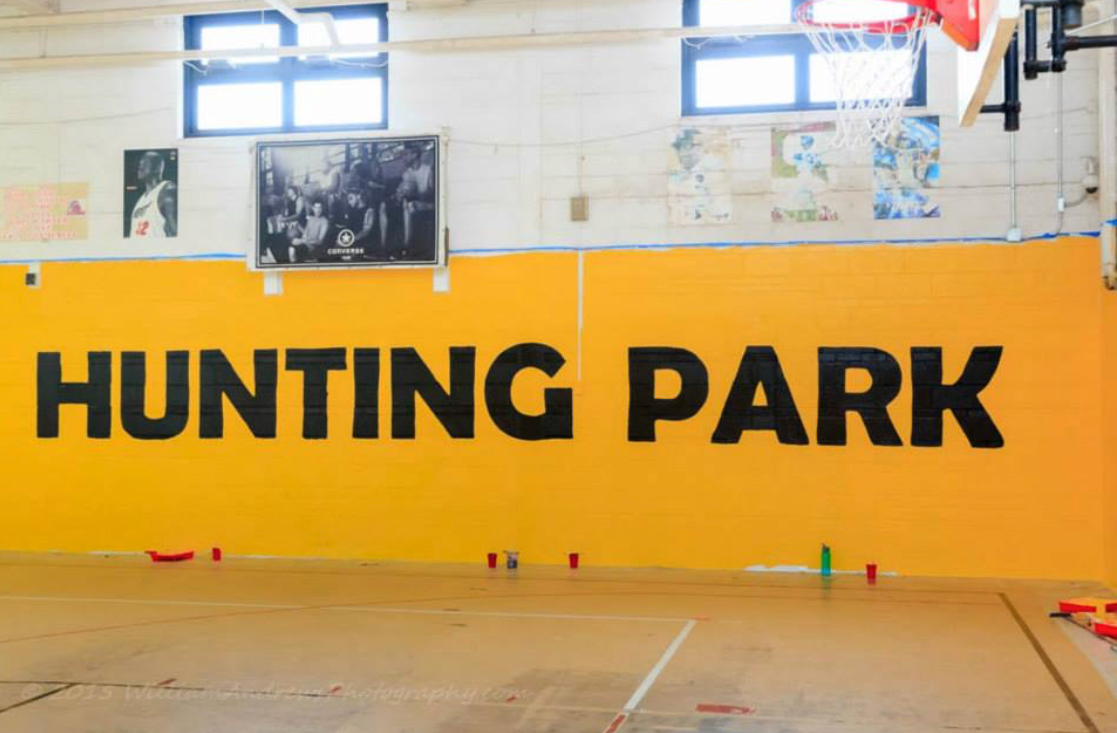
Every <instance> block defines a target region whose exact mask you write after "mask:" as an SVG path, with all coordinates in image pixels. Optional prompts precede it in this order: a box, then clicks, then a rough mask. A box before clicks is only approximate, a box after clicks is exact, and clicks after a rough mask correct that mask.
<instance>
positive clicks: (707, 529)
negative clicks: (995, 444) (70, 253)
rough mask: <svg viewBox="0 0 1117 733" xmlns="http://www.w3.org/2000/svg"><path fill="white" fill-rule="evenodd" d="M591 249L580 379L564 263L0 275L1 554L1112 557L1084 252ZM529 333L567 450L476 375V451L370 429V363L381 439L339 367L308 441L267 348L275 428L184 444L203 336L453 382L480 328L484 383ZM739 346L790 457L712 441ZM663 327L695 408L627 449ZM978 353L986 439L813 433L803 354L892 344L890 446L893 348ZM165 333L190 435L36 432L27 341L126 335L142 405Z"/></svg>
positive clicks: (63, 342) (663, 560)
mask: <svg viewBox="0 0 1117 733" xmlns="http://www.w3.org/2000/svg"><path fill="white" fill-rule="evenodd" d="M584 257H585V261H584V277H585V299H584V328H583V332H582V334H581V363H582V378H581V380H579V379H578V376H577V362H578V355H579V329H578V291H577V283H578V256H577V255H576V254H570V253H538V254H521V255H510V256H501V257H484V258H468V257H459V258H456V259H454V260H453V263H452V277H453V282H452V285H453V288H452V292H450V293H448V294H435V293H432V290H431V274H430V272H429V271H398V272H344V273H343V272H335V273H292V274H287V275H286V276H285V277H284V289H285V293H284V295H283V296H282V297H278V298H273V297H265V296H264V295H263V293H262V283H261V277H260V276H259V275H254V274H251V273H248V272H246V271H245V269H244V266H243V265H242V264H240V263H233V262H130V263H99V264H50V265H47V266H46V267H45V268H44V273H43V280H44V284H43V287H42V288H41V289H29V288H26V287H24V285H23V282H22V280H23V270H22V268H18V267H7V268H0V306H2V307H3V311H4V313H5V316H4V327H3V330H2V332H0V410H2V412H0V445H2V446H3V450H4V452H5V456H6V459H7V460H6V461H5V468H4V477H3V481H2V483H0V501H2V504H3V506H4V509H5V511H4V514H5V522H4V530H3V533H2V536H0V545H2V546H3V547H6V548H12V549H30V550H47V549H63V550H75V551H85V550H143V549H148V548H158V549H163V550H168V551H169V550H178V549H188V548H195V549H198V548H203V549H204V548H208V547H210V546H212V545H220V546H222V547H223V548H224V549H225V551H226V552H227V553H233V554H238V553H243V554H248V553H265V554H273V555H307V556H336V557H369V558H407V559H416V560H442V561H467V562H481V561H482V558H483V555H484V553H485V552H487V551H489V550H502V549H505V548H518V549H519V550H521V551H522V553H523V559H524V561H525V562H545V563H557V562H561V561H562V558H563V555H564V553H565V552H567V551H570V550H577V551H580V552H582V553H583V555H584V557H585V561H586V562H587V563H589V564H609V565H648V564H656V565H671V566H691V567H741V566H745V565H749V564H754V563H765V564H776V563H803V564H807V563H810V564H812V565H817V555H818V546H819V544H820V543H822V542H827V543H829V544H830V545H831V546H832V547H833V548H834V558H835V566H836V567H838V568H855V567H859V566H861V565H862V564H863V563H865V562H867V561H875V562H878V563H879V564H880V565H881V567H882V569H884V570H897V571H900V572H901V573H905V574H949V575H971V576H1011V577H1049V578H1101V577H1103V576H1104V575H1105V572H1106V569H1105V560H1104V558H1105V553H1104V550H1103V543H1104V541H1103V533H1104V529H1103V525H1104V521H1103V515H1102V513H1101V508H1102V506H1103V493H1102V492H1103V479H1102V470H1101V465H1102V459H1101V449H1102V436H1101V435H1100V434H1099V426H1100V425H1101V424H1102V417H1103V416H1102V406H1101V403H1100V400H1099V399H1098V395H1099V393H1100V387H1101V375H1102V369H1101V363H1102V343H1101V342H1102V338H1101V335H1102V332H1103V324H1102V310H1101V309H1100V308H1099V297H1100V296H1099V290H1100V284H1099V278H1098V274H1097V270H1098V265H1097V243H1096V241H1095V240H1093V239H1085V238H1064V239H1062V240H1060V241H1057V242H1036V243H1030V244H1027V245H976V246H975V245H965V246H961V245H958V246H933V247H931V246H922V247H899V246H896V247H884V246H880V247H868V246H866V247H837V246H825V247H824V246H809V247H808V246H803V247H793V248H752V249H727V250H715V249H678V250H672V251H662V252H660V251H611V252H591V253H587V254H585V255H584ZM1110 310H1112V304H1110ZM523 341H541V342H544V343H547V344H550V345H552V346H554V347H556V348H557V349H559V350H560V351H561V352H562V353H563V354H564V355H565V356H566V358H567V365H566V366H565V367H564V369H563V370H562V371H561V372H560V373H559V374H558V376H557V377H556V379H554V380H553V381H551V382H548V380H546V379H545V378H544V377H542V375H539V374H535V375H527V374H525V375H523V376H522V377H521V378H520V379H519V380H518V381H517V390H516V395H517V399H518V401H519V404H520V406H521V407H522V409H524V410H525V411H530V410H532V409H533V408H538V407H539V406H540V405H541V388H542V387H543V386H544V385H547V384H553V385H554V386H570V387H573V388H574V391H575V394H574V401H575V402H574V409H575V426H574V432H575V437H574V440H572V441H551V442H543V443H526V442H519V441H516V440H514V439H512V438H509V437H507V436H505V435H504V434H503V433H500V432H499V431H498V430H497V429H496V427H494V425H493V423H492V422H491V420H490V419H489V417H488V414H487V412H486V411H485V410H484V400H483V397H482V396H481V390H480V386H479V388H478V393H477V394H478V413H477V421H476V431H477V437H476V439H475V440H463V441H455V440H452V439H450V438H449V437H448V436H446V434H445V432H444V431H443V429H442V428H441V426H440V425H439V424H438V423H437V422H436V421H435V420H434V418H433V417H431V415H430V414H429V412H427V411H426V410H425V408H422V407H421V408H420V410H419V412H420V416H419V421H418V427H417V430H418V438H417V439H416V440H414V441H398V440H391V439H390V438H389V437H388V435H389V432H390V431H389V420H388V418H389V407H388V406H389V392H388V376H389V369H388V365H387V364H386V361H387V359H386V354H385V355H384V356H385V358H384V359H383V362H384V363H383V370H384V373H383V376H382V383H381V423H380V425H381V434H382V436H383V437H381V439H379V440H376V441H358V440H354V439H352V438H351V437H349V435H348V422H349V416H350V414H351V410H352V386H351V378H350V376H349V375H348V374H344V375H339V374H335V375H334V376H332V377H331V383H330V398H331V408H330V419H331V437H330V438H329V439H328V440H325V441H305V440H303V439H302V438H301V437H300V421H301V399H302V396H301V376H300V375H299V374H298V373H294V372H284V371H283V370H282V365H283V359H282V351H281V359H280V367H281V370H280V384H279V437H278V439H276V440H273V441H269V440H256V439H254V438H252V437H251V436H250V435H249V434H248V432H247V430H246V429H245V428H244V426H243V424H242V423H241V422H240V421H239V419H238V418H237V417H236V416H235V413H233V411H232V410H231V409H230V408H227V409H226V437H225V439H223V440H218V441H214V440H210V441H202V440H200V439H199V438H198V437H197V426H198V422H197V410H196V399H197V373H198V367H197V361H198V355H197V351H198V350H199V349H204V348H220V349H222V350H224V352H225V353H226V354H227V355H228V356H229V357H230V359H231V360H232V361H233V363H234V364H235V365H236V366H237V368H238V371H239V373H240V374H241V375H242V377H244V378H246V379H250V378H251V374H252V371H251V364H252V362H251V357H252V350H253V349H255V348H279V349H281V350H282V349H285V348H288V347H303V348H306V347H329V346H346V347H350V348H352V347H374V346H378V347H381V348H382V349H385V350H386V349H388V348H390V347H393V346H414V347H416V348H417V349H418V350H419V351H420V353H421V354H422V355H423V357H424V358H425V359H426V361H427V362H428V364H430V365H431V367H432V369H433V370H434V371H435V373H436V374H437V375H438V376H439V377H440V378H441V379H445V374H446V371H447V348H448V347H450V346H455V345H475V346H476V347H477V350H478V381H479V382H480V381H481V379H483V375H484V372H485V370H487V368H488V365H489V364H490V363H491V362H492V359H493V357H494V356H496V354H498V353H499V352H500V351H501V350H503V349H504V348H506V347H508V346H510V345H512V344H515V343H518V342H523ZM749 344H756V345H771V346H774V347H775V348H776V350H777V351H778V353H779V356H780V359H781V361H782V363H783V368H784V371H785V373H786V375H787V378H788V380H789V382H790V385H791V388H792V390H793V392H794V396H795V399H796V401H797V403H798V407H799V410H800V412H801V414H802V417H803V422H804V423H805V425H806V427H807V431H808V434H809V435H810V437H811V445H810V446H786V445H780V444H778V443H777V442H776V439H775V436H774V435H773V434H770V433H753V434H746V435H745V437H744V439H743V440H742V442H741V443H740V444H738V445H712V444H711V443H710V442H709V441H710V436H711V434H712V432H713V429H714V426H715V424H716V422H717V419H718V416H719V413H720V409H721V405H722V403H723V401H724V399H725V396H726V393H727V391H728V388H729V385H730V383H731V381H732V379H733V376H734V373H735V371H736V367H737V364H738V362H739V360H740V358H741V355H742V352H743V350H744V347H745V346H746V345H749ZM660 345H667V346H679V347H684V348H687V349H690V350H692V351H694V352H695V353H696V354H698V355H699V356H700V357H701V358H702V359H703V360H704V361H705V363H706V365H707V366H708V368H709V371H710V399H709V402H708V403H707V404H706V407H705V409H704V410H703V411H702V412H701V413H700V414H699V415H698V416H697V417H695V418H694V419H693V420H690V421H688V422H686V423H676V424H669V423H660V426H659V430H658V432H659V441H658V442H657V443H654V444H646V443H644V444H635V443H629V442H627V440H626V418H627V407H628V404H627V402H628V380H627V361H626V358H627V349H628V348H629V347H630V346H660ZM978 345H1000V346H1003V347H1004V357H1003V359H1002V363H1001V366H1000V369H999V370H998V372H997V374H996V376H995V378H994V380H993V382H992V384H991V385H990V386H989V388H988V389H987V390H985V392H983V393H982V399H983V401H984V403H985V405H986V407H987V408H988V410H989V412H990V413H991V414H992V416H993V418H994V420H995V421H996V423H997V425H998V427H999V428H1000V430H1001V432H1002V433H1003V434H1004V436H1005V441H1006V445H1005V447H1004V448H1003V449H1000V450H978V449H974V448H971V447H970V446H969V444H968V443H967V442H966V440H965V439H964V437H963V435H962V433H961V431H960V430H959V429H958V427H957V424H956V423H955V422H954V421H953V419H952V418H951V417H950V416H949V414H948V415H947V417H946V428H945V433H944V442H945V445H944V446H943V447H942V448H912V447H907V446H905V447H902V448H886V447H876V446H872V445H870V444H869V442H868V439H867V437H866V434H865V431H864V429H863V427H862V426H861V424H860V421H859V420H856V419H855V418H852V417H851V418H850V422H849V424H850V427H849V441H850V444H849V445H848V446H845V447H828V446H818V445H815V407H816V403H817V349H818V347H820V346H874V347H879V348H882V349H885V350H887V351H889V352H891V353H892V354H894V355H895V356H896V357H897V358H898V360H899V361H900V364H901V366H902V367H903V369H904V376H905V381H904V386H903V389H902V390H901V393H900V396H899V397H898V398H897V400H896V401H895V402H894V403H893V404H892V407H891V416H892V419H893V421H894V423H895V424H896V427H897V429H898V431H899V433H900V435H901V436H903V438H904V441H905V443H907V442H908V437H909V435H910V426H911V415H910V404H911V387H910V382H909V381H908V379H909V375H910V358H909V349H910V348H911V347H913V346H942V347H943V349H944V359H945V374H944V378H945V380H946V381H948V382H949V381H953V380H954V379H956V378H957V376H958V374H959V373H960V371H961V368H962V365H963V364H964V363H965V361H966V359H967V357H968V356H969V353H970V349H971V348H972V347H974V346H978ZM168 349H189V350H190V351H191V352H192V353H191V358H192V362H191V369H192V389H193V400H194V409H193V411H192V415H191V421H190V424H189V426H188V427H187V430H186V433H185V434H184V435H183V436H180V437H178V438H176V439H172V440H169V441H165V442H141V441H137V440H134V439H131V438H129V437H127V436H126V435H125V434H124V433H123V431H122V430H121V427H120V420H119V415H116V416H114V426H113V438H112V439H111V440H108V441H100V440H91V439H88V438H87V437H85V411H84V409H83V408H80V407H66V406H64V407H63V408H62V421H61V437H60V438H59V439H56V440H41V439H38V438H36V437H35V358H36V354H37V352H40V351H61V352H62V358H63V375H64V379H67V380H80V379H84V377H85V354H86V352H87V351H90V350H111V351H113V352H114V365H113V366H114V371H115V372H117V373H118V372H119V358H118V354H119V352H120V351H122V350H145V351H147V352H148V354H149V361H148V372H149V374H148V376H149V393H148V394H149V397H148V399H149V404H150V412H151V413H154V414H159V413H160V411H161V406H162V394H163V381H162V377H163V361H162V356H163V352H164V351H165V350H168ZM117 387H118V385H117ZM118 400H119V394H118V393H115V394H114V402H118ZM1114 485H1115V484H1114V483H1113V482H1110V483H1108V484H1105V486H1107V487H1108V488H1109V489H1110V490H1112V487H1113V486H1114ZM1109 511H1110V512H1111V513H1110V519H1112V518H1113V516H1114V515H1113V506H1112V504H1111V505H1110V506H1109ZM1110 524H1111V525H1112V524H1113V523H1112V522H1111V523H1110ZM1068 538H1073V539H1070V540H1069V541H1068ZM1109 559H1110V561H1111V562H1112V561H1113V560H1114V552H1113V545H1112V544H1111V545H1110V552H1109ZM1115 567H1117V565H1113V564H1111V565H1110V566H1109V573H1110V577H1113V569H1114V568H1115Z"/></svg>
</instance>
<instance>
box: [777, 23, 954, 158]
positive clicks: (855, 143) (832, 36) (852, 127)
mask: <svg viewBox="0 0 1117 733" xmlns="http://www.w3.org/2000/svg"><path fill="white" fill-rule="evenodd" d="M803 10H804V11H805V13H804V15H803V16H801V17H800V18H799V23H800V25H801V26H802V27H803V31H804V33H805V34H806V35H807V37H808V38H809V39H810V41H811V45H812V46H814V48H815V50H816V51H817V52H818V54H819V56H821V58H822V59H823V60H824V61H825V63H826V67H827V69H828V71H829V72H830V75H831V83H832V84H833V87H832V93H833V95H834V98H835V99H834V101H835V103H836V104H837V120H836V122H835V128H836V129H835V136H834V142H833V145H834V147H839V148H861V147H868V146H869V145H872V144H874V143H876V144H879V145H884V146H887V145H888V144H889V143H890V141H891V140H892V139H893V138H894V137H895V134H896V131H897V130H898V129H899V122H900V117H901V115H902V113H903V110H904V105H905V103H906V102H907V100H908V98H909V97H910V96H911V90H912V80H913V79H914V78H915V75H916V73H917V71H918V69H919V60H920V57H921V56H922V53H923V46H924V44H925V43H926V40H927V26H928V25H929V24H930V23H931V22H932V20H933V17H934V16H933V14H932V13H931V12H930V11H929V10H927V9H926V8H919V9H918V10H917V11H916V13H915V15H914V18H906V19H901V20H894V21H878V22H874V23H869V22H862V23H840V24H828V23H819V22H815V21H811V20H810V13H811V10H812V7H811V6H806V7H804V8H803Z"/></svg>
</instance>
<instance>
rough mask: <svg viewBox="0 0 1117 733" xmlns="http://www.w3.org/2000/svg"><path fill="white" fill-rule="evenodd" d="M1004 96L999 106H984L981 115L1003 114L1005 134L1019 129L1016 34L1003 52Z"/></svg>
mask: <svg viewBox="0 0 1117 733" xmlns="http://www.w3.org/2000/svg"><path fill="white" fill-rule="evenodd" d="M1004 78H1005V96H1004V101H1003V102H1001V103H1000V104H986V105H984V106H983V107H982V108H981V113H982V114H1003V115H1004V116H1005V132H1016V131H1017V130H1019V129H1020V110H1021V108H1022V107H1023V105H1022V104H1021V103H1020V42H1019V39H1018V37H1017V34H1016V33H1013V34H1012V42H1011V43H1009V44H1008V49H1007V50H1006V51H1005V64H1004Z"/></svg>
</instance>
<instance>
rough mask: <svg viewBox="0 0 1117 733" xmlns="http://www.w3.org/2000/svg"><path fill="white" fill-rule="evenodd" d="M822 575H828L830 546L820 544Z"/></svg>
mask: <svg viewBox="0 0 1117 733" xmlns="http://www.w3.org/2000/svg"><path fill="white" fill-rule="evenodd" d="M822 577H824V578H829V577H830V546H829V545H823V546H822Z"/></svg>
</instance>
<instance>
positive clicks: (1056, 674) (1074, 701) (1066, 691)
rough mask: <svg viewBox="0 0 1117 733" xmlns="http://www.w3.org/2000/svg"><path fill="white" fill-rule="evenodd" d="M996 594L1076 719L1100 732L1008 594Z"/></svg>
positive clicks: (1091, 729) (1088, 729)
mask: <svg viewBox="0 0 1117 733" xmlns="http://www.w3.org/2000/svg"><path fill="white" fill-rule="evenodd" d="M997 595H999V596H1000V597H1001V602H1002V603H1004V606H1005V608H1007V609H1008V612H1009V613H1010V614H1012V618H1013V620H1014V621H1016V625H1017V626H1019V627H1020V630H1021V631H1023V632H1024V636H1025V637H1027V639H1028V642H1029V643H1031V645H1032V649H1034V650H1035V652H1036V654H1038V655H1039V659H1040V661H1041V662H1043V666H1044V667H1045V668H1046V669H1047V672H1048V674H1050V675H1051V678H1052V679H1054V680H1055V684H1056V685H1058V687H1059V690H1061V691H1062V693H1063V697H1065V698H1066V699H1067V702H1068V703H1070V706H1071V707H1072V708H1074V712H1075V714H1077V715H1078V719H1079V720H1080V721H1081V722H1082V725H1084V726H1085V727H1086V730H1087V731H1089V733H1101V731H1100V729H1099V728H1098V726H1097V725H1096V724H1095V723H1094V721H1093V719H1092V718H1091V717H1090V714H1089V713H1088V712H1086V708H1085V706H1083V705H1082V702H1081V701H1080V700H1079V699H1078V696H1077V695H1075V694H1074V690H1072V689H1071V688H1070V685H1069V684H1067V681H1066V679H1065V678H1064V677H1063V674H1062V673H1061V672H1060V671H1059V668H1058V667H1056V666H1055V662H1054V661H1052V659H1051V657H1050V656H1049V655H1048V654H1047V650H1046V649H1044V648H1043V645H1042V644H1040V642H1039V639H1038V638H1037V637H1036V635H1035V633H1033V632H1032V629H1031V627H1029V626H1028V623H1027V622H1026V621H1025V620H1024V617H1023V616H1021V615H1020V612H1019V611H1018V610H1016V606H1015V605H1013V603H1012V601H1011V600H1009V597H1008V595H1007V594H1005V593H998V594H997Z"/></svg>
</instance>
